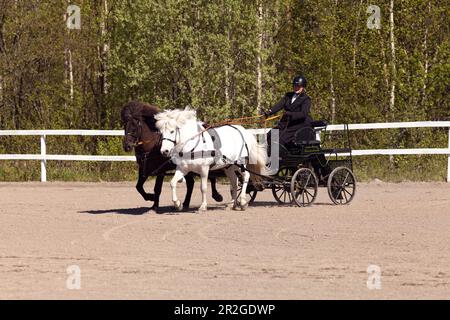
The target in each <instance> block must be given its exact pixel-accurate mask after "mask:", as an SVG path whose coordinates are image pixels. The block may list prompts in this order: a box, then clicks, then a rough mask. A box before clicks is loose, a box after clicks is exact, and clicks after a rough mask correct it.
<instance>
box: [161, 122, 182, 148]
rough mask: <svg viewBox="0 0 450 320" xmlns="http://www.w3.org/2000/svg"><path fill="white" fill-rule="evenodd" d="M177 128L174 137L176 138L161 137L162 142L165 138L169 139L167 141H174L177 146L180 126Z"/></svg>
mask: <svg viewBox="0 0 450 320" xmlns="http://www.w3.org/2000/svg"><path fill="white" fill-rule="evenodd" d="M175 130H176V131H175V138H174V139H170V138H162V139H161V142H162V141H164V140H167V141H169V142H172V143H173V147H174V148H175V146H176V145H177V136H179V135H180V128H178V127H177V128H176V129H175ZM161 136H162V135H161Z"/></svg>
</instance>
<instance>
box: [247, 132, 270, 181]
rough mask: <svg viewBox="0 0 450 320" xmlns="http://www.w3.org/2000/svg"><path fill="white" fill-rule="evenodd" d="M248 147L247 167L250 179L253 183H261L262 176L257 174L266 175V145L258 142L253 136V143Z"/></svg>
mask: <svg viewBox="0 0 450 320" xmlns="http://www.w3.org/2000/svg"><path fill="white" fill-rule="evenodd" d="M249 149H250V150H249V163H248V164H247V168H248V169H249V170H250V180H251V182H252V183H253V184H254V185H262V182H263V178H262V177H261V176H259V175H267V167H266V164H267V150H266V147H265V145H264V144H259V143H258V142H257V141H256V138H255V139H254V143H253V144H252V146H251V148H249ZM252 172H254V173H257V174H258V175H256V174H253V173H252Z"/></svg>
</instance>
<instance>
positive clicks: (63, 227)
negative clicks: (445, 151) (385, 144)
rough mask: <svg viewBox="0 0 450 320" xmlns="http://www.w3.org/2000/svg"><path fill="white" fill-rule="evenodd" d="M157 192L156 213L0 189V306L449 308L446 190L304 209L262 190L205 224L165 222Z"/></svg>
mask: <svg viewBox="0 0 450 320" xmlns="http://www.w3.org/2000/svg"><path fill="white" fill-rule="evenodd" d="M152 184H153V183H150V185H147V186H146V187H147V189H148V188H149V187H152ZM198 189H199V185H198V184H196V189H195V191H194V197H193V200H192V205H191V206H192V207H198V206H199V204H200V191H199V190H198ZM219 190H220V191H221V192H222V194H228V193H227V190H228V187H227V186H225V185H221V186H220V189H219ZM163 192H164V194H163V199H162V203H161V205H162V206H163V209H164V212H165V213H163V214H155V213H154V212H148V209H147V208H148V207H150V205H151V204H150V203H146V202H144V201H143V200H141V198H140V196H139V194H138V193H137V192H136V191H135V190H134V184H132V183H47V184H41V183H0V299H24V298H25V299H38V298H44V299H58V298H62V299H91V298H96V299H110V298H114V299H116V298H117V299H134V298H138V299H141V298H143V299H175V298H176V299H250V298H251V299H304V298H312V299H322V298H323V299H334V298H343V299H360V298H361V299H381V298H383V299H398V298H399V299H403V298H405V299H418V298H425V299H429V298H443V299H449V298H450V184H445V183H402V184H387V183H370V184H362V183H361V184H359V185H358V190H357V194H356V198H355V200H354V201H353V203H352V204H351V205H349V206H333V205H331V202H330V200H329V199H328V195H327V192H326V189H320V190H319V198H318V200H317V201H316V202H317V203H316V204H315V205H314V206H312V207H310V208H298V207H294V206H292V207H282V206H279V205H277V204H276V203H275V201H274V200H273V198H272V193H271V192H270V190H266V191H265V192H263V193H260V194H258V197H257V201H256V203H255V205H254V206H253V207H249V208H248V209H247V211H245V212H239V211H227V210H225V209H223V205H221V204H217V203H214V202H213V201H212V200H211V202H210V204H211V209H210V211H208V212H207V213H201V214H197V213H195V212H194V211H193V212H188V213H174V212H171V211H172V207H171V202H170V201H169V199H170V197H169V187H168V185H165V186H164V189H163ZM180 195H181V196H183V197H184V189H182V191H181V192H180ZM372 264H373V265H378V266H379V267H380V268H381V289H379V290H376V289H375V290H369V289H368V288H367V284H366V282H367V280H368V274H367V268H368V266H369V265H372ZM71 265H77V266H79V267H80V270H81V289H80V290H69V289H67V288H66V280H67V278H68V276H69V275H68V274H67V268H68V266H71Z"/></svg>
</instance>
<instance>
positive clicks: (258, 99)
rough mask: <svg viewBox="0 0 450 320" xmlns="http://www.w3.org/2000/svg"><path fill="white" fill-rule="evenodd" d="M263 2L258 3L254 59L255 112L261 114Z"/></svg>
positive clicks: (261, 0)
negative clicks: (256, 44) (256, 39)
mask: <svg viewBox="0 0 450 320" xmlns="http://www.w3.org/2000/svg"><path fill="white" fill-rule="evenodd" d="M262 2H263V0H259V1H258V53H257V57H256V60H257V61H256V110H257V111H258V114H260V113H261V111H262V110H261V99H262V63H263V61H262V50H263V36H264V34H263V32H264V31H263V30H264V28H263V27H264V26H263V22H264V20H263V19H264V17H263V14H264V12H263V3H262Z"/></svg>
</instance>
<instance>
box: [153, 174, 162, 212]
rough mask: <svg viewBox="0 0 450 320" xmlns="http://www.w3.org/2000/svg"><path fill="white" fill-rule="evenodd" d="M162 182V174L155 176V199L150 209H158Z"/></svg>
mask: <svg viewBox="0 0 450 320" xmlns="http://www.w3.org/2000/svg"><path fill="white" fill-rule="evenodd" d="M163 182H164V176H156V181H155V187H154V188H153V191H154V192H155V200H154V203H153V206H152V207H151V208H150V209H151V210H154V211H158V209H159V196H160V195H161V190H162V185H163Z"/></svg>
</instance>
